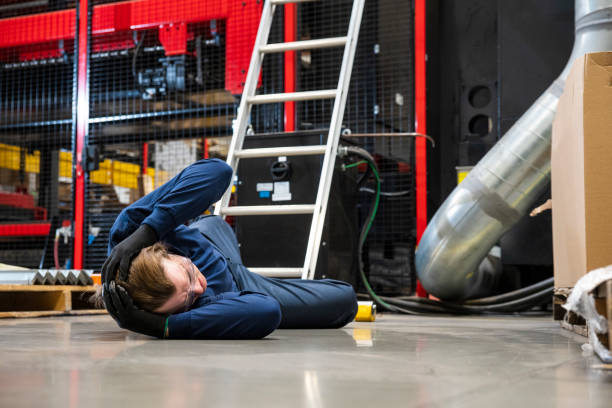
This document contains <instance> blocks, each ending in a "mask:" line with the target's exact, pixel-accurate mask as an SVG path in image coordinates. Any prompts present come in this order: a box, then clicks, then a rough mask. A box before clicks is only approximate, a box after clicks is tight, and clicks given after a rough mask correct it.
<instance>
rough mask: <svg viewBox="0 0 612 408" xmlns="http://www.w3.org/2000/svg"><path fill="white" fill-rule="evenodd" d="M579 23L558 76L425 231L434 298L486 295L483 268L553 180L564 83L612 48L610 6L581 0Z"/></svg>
mask: <svg viewBox="0 0 612 408" xmlns="http://www.w3.org/2000/svg"><path fill="white" fill-rule="evenodd" d="M575 22H576V34H575V40H574V48H573V50H572V54H571V56H570V58H569V61H568V63H567V65H566V66H565V68H564V69H563V72H562V73H561V75H560V76H559V78H558V79H557V80H555V81H554V82H553V83H552V85H550V87H549V88H548V89H547V90H546V91H545V92H544V93H543V94H542V95H541V96H540V97H539V98H538V100H537V101H536V102H535V103H534V104H533V105H532V106H531V108H529V110H527V112H525V114H523V116H522V117H521V118H520V119H519V120H518V121H517V122H516V123H515V124H514V126H513V127H512V128H511V129H510V130H509V131H508V132H507V133H506V134H505V135H504V137H502V138H501V139H500V140H499V141H498V142H497V143H496V144H495V146H494V147H493V148H492V149H491V150H490V151H489V152H488V153H487V154H486V156H485V157H483V158H482V160H481V161H480V162H479V163H478V165H477V166H476V167H474V168H473V169H472V171H471V172H470V174H469V175H468V176H467V178H466V179H465V180H464V181H463V182H462V183H461V184H460V185H458V186H457V187H456V188H455V190H454V191H453V192H452V193H451V195H450V196H449V197H448V198H447V199H446V201H445V202H444V204H443V205H442V206H441V207H440V208H439V209H438V211H437V212H436V214H435V215H434V217H433V219H432V220H431V222H430V223H429V225H428V227H427V229H426V230H425V233H424V234H423V237H422V238H421V241H420V243H419V247H418V250H417V252H416V269H417V275H418V277H419V279H420V280H421V283H422V284H423V287H424V288H425V289H426V290H427V291H428V292H430V293H431V294H433V295H434V296H437V297H439V298H441V299H446V300H459V299H466V298H469V297H472V296H475V295H477V294H478V295H482V293H481V292H480V291H481V290H482V288H483V287H484V286H486V284H485V281H486V280H487V272H486V269H484V268H480V269H479V268H478V266H479V264H480V263H481V261H482V260H483V259H484V258H485V256H486V255H487V253H488V252H489V250H490V249H491V248H492V247H493V246H494V245H495V244H496V242H497V241H498V240H499V238H500V237H501V236H502V235H503V234H504V233H505V232H506V231H507V230H508V229H510V227H512V226H513V225H514V224H515V223H516V222H517V221H518V220H519V219H520V218H521V217H522V216H523V215H524V214H525V213H526V212H527V210H528V209H529V208H530V207H531V206H532V205H533V201H534V200H535V199H537V198H538V197H539V196H540V195H541V194H542V193H543V190H544V189H545V187H546V185H547V182H548V180H549V177H550V141H551V129H552V121H553V118H554V116H555V111H556V109H557V103H558V101H559V97H560V96H561V93H562V92H563V86H564V84H565V79H566V78H567V75H568V73H569V70H570V67H571V65H572V63H573V62H574V60H575V59H576V58H578V57H580V56H581V55H583V54H586V53H590V52H598V51H609V50H612V0H576V2H575ZM479 292H480V293H479Z"/></svg>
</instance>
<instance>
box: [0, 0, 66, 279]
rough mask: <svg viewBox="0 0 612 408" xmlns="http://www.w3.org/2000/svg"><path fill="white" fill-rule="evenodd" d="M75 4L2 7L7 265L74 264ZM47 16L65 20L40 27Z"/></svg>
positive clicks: (1, 171) (2, 192)
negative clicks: (50, 14)
mask: <svg viewBox="0 0 612 408" xmlns="http://www.w3.org/2000/svg"><path fill="white" fill-rule="evenodd" d="M70 3H71V2H40V1H39V2H34V1H32V2H14V1H13V2H10V1H3V2H2V3H1V4H0V67H1V68H0V93H1V95H2V96H1V98H2V99H1V101H0V104H1V105H0V117H1V119H0V263H4V264H8V265H16V266H22V267H34V268H39V267H40V268H47V267H53V266H56V267H66V262H68V263H69V261H68V260H69V254H70V253H71V251H72V249H71V244H72V240H71V234H70V224H71V220H72V170H71V169H72V154H71V150H72V149H71V144H72V116H73V115H72V110H73V84H74V12H73V11H72V10H71V9H70V8H71V7H74V2H72V4H70ZM44 12H53V13H55V15H57V16H59V17H58V18H57V19H56V20H55V21H54V24H53V25H51V26H41V25H40V21H41V20H40V19H39V18H38V16H39V14H37V13H44ZM15 16H20V18H16V17H15ZM53 38H58V39H57V40H52V39H53ZM68 267H70V265H68Z"/></svg>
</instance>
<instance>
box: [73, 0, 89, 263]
mask: <svg viewBox="0 0 612 408" xmlns="http://www.w3.org/2000/svg"><path fill="white" fill-rule="evenodd" d="M77 10H78V13H79V18H78V39H79V42H78V65H77V100H76V103H77V118H76V143H75V145H76V149H75V150H76V155H75V164H74V165H75V194H74V269H82V268H83V249H84V242H85V240H84V227H85V172H84V170H83V149H84V148H85V138H86V137H87V122H88V121H89V84H88V81H87V63H88V49H87V45H88V41H89V38H88V33H87V28H88V24H89V21H88V18H87V17H88V0H79V7H78V9H77Z"/></svg>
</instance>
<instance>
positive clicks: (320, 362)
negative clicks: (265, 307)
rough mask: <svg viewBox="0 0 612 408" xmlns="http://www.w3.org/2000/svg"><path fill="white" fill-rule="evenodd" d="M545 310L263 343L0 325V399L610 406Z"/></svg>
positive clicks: (67, 403)
mask: <svg viewBox="0 0 612 408" xmlns="http://www.w3.org/2000/svg"><path fill="white" fill-rule="evenodd" d="M576 337H577V336H575V335H571V334H570V333H567V332H565V331H563V330H561V329H560V328H559V326H558V324H557V323H554V322H552V321H551V320H550V318H548V317H469V318H465V317H463V318H451V317H409V316H395V315H384V316H379V319H378V320H377V321H376V322H375V323H353V324H351V325H349V326H347V327H346V328H344V329H341V330H312V331H298V330H284V331H283V330H280V331H276V332H274V333H272V335H270V336H269V337H268V338H266V339H264V340H259V341H160V340H154V339H150V338H147V337H145V336H140V335H136V334H132V333H129V332H127V331H124V330H121V329H119V328H118V327H117V326H116V325H115V323H114V322H113V321H112V320H111V318H110V317H108V316H81V317H62V318H42V319H14V320H8V319H3V320H2V319H0V407H2V408H4V407H7V408H8V407H11V408H13V407H34V406H36V407H70V408H72V407H87V408H92V407H105V408H110V407H172V408H182V407H203V406H217V407H380V408H383V407H386V406H389V407H400V406H401V407H413V406H414V407H448V406H452V407H488V408H490V407H505V406H508V407H553V406H557V407H584V406H589V407H611V406H612V370H610V369H609V368H606V366H604V365H602V364H601V363H600V362H599V360H598V359H597V358H596V357H592V356H591V357H584V356H582V351H581V349H580V344H579V343H578V342H577V341H576V340H577V339H576Z"/></svg>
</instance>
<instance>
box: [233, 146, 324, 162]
mask: <svg viewBox="0 0 612 408" xmlns="http://www.w3.org/2000/svg"><path fill="white" fill-rule="evenodd" d="M326 147H327V146H325V145H314V146H287V147H266V148H261V149H244V150H238V151H236V152H234V156H235V157H238V158H240V159H249V158H254V157H274V156H307V155H315V154H324V153H325V149H326Z"/></svg>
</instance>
